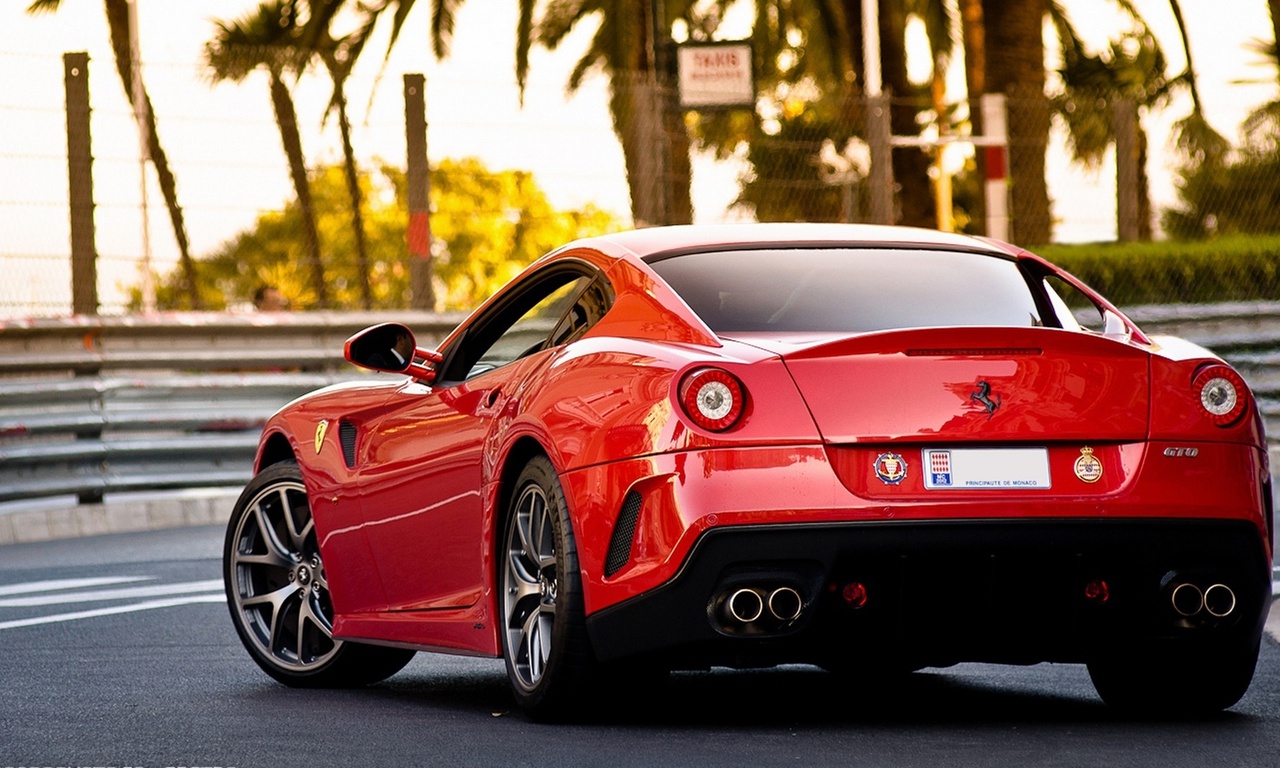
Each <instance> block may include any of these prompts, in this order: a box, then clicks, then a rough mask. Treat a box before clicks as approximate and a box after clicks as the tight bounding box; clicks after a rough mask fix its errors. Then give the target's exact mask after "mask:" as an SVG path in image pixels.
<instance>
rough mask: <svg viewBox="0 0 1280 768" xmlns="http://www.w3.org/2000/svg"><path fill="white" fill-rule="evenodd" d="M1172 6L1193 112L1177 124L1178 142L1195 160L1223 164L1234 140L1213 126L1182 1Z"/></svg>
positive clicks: (1185, 81) (1171, 3)
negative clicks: (1207, 115) (1203, 98)
mask: <svg viewBox="0 0 1280 768" xmlns="http://www.w3.org/2000/svg"><path fill="white" fill-rule="evenodd" d="M1169 8H1170V10H1172V11H1173V18H1174V20H1175V21H1176V22H1177V24H1178V34H1179V35H1181V37H1182V51H1183V54H1184V55H1185V56H1186V58H1187V68H1186V69H1185V70H1184V71H1183V72H1182V74H1181V75H1179V76H1178V79H1180V80H1181V81H1182V82H1184V83H1185V84H1186V86H1187V89H1188V91H1189V92H1190V94H1191V114H1189V115H1187V116H1186V117H1184V118H1183V119H1181V120H1179V121H1178V122H1177V123H1176V124H1174V143H1175V145H1176V146H1177V147H1178V149H1180V150H1182V152H1183V153H1184V154H1185V155H1186V156H1187V157H1188V158H1189V159H1190V160H1191V162H1193V163H1196V164H1199V163H1215V164H1217V163H1221V162H1222V161H1223V160H1224V159H1225V158H1226V154H1227V152H1228V150H1230V148H1231V143H1230V142H1229V141H1227V140H1226V139H1225V138H1223V136H1222V134H1220V133H1218V132H1217V131H1215V130H1214V129H1213V127H1212V126H1211V125H1209V121H1208V119H1207V118H1205V115H1204V106H1203V105H1202V104H1201V102H1200V88H1199V85H1198V84H1197V81H1196V69H1195V66H1194V65H1193V64H1192V60H1191V42H1190V40H1189V39H1188V37H1187V22H1186V19H1185V18H1183V15H1182V5H1181V3H1179V1H1178V0H1169Z"/></svg>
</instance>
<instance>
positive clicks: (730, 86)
mask: <svg viewBox="0 0 1280 768" xmlns="http://www.w3.org/2000/svg"><path fill="white" fill-rule="evenodd" d="M677 64H678V65H679V69H680V106H681V107H683V108H685V109H699V108H704V107H721V108H725V107H754V106H755V103H756V83H755V74H754V68H753V67H752V65H751V64H752V60H751V44H750V43H748V42H733V43H689V44H686V45H681V46H680V48H679V51H678V56H677Z"/></svg>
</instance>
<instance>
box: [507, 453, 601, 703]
mask: <svg viewBox="0 0 1280 768" xmlns="http://www.w3.org/2000/svg"><path fill="white" fill-rule="evenodd" d="M506 519H507V522H506V531H505V535H504V537H503V542H504V543H503V548H502V551H501V555H500V562H499V568H500V569H501V584H502V617H503V622H504V626H503V629H504V631H503V634H502V651H503V658H504V659H505V660H506V665H507V677H508V679H509V680H510V683H511V690H512V692H513V693H514V694H515V698H516V701H517V703H519V705H520V707H521V708H522V709H523V710H524V711H525V712H526V713H527V714H529V715H530V716H531V717H534V718H536V719H557V718H559V717H562V716H564V715H567V714H570V713H571V712H573V711H576V710H577V709H578V707H579V706H580V705H581V704H582V699H583V696H582V694H584V693H585V692H586V690H587V684H588V682H589V680H590V676H591V674H592V672H593V671H594V669H595V666H596V665H595V660H594V656H593V654H592V652H591V647H590V643H589V641H588V640H587V631H586V621H585V619H584V616H583V601H582V579H581V577H580V575H579V571H578V551H577V546H576V545H575V543H574V539H573V530H572V526H571V525H570V523H569V513H568V510H567V508H566V506H565V502H564V494H563V492H562V491H561V489H560V483H559V481H558V480H557V479H556V474H555V470H554V469H553V468H552V466H551V462H550V461H548V460H547V459H546V458H545V457H542V456H538V457H535V458H534V459H532V460H531V461H530V462H529V463H528V464H527V465H526V466H525V468H524V469H523V470H522V471H521V473H520V476H519V478H518V479H517V480H516V483H515V486H514V493H513V494H512V496H511V504H510V507H509V509H508V512H507V518H506Z"/></svg>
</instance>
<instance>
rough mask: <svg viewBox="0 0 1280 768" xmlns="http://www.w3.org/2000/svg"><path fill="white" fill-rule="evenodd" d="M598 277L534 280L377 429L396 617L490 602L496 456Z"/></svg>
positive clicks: (563, 271) (560, 274) (374, 442)
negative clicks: (495, 439) (489, 518)
mask: <svg viewBox="0 0 1280 768" xmlns="http://www.w3.org/2000/svg"><path fill="white" fill-rule="evenodd" d="M596 278H597V275H596V274H594V272H592V271H589V270H588V269H587V268H586V267H584V266H582V265H575V266H572V267H570V268H565V267H564V266H563V265H561V266H559V267H555V266H553V268H552V269H550V270H547V274H545V275H541V276H539V275H534V276H531V278H530V280H528V281H527V282H526V284H525V285H526V286H527V287H525V288H524V290H520V291H516V292H514V295H504V297H503V298H502V300H501V301H499V302H497V303H495V304H494V305H493V306H492V307H491V308H490V309H489V310H488V311H486V313H484V314H483V315H482V316H480V317H478V318H475V319H474V321H473V322H470V323H469V324H468V326H467V328H466V329H465V330H464V332H463V333H462V334H461V335H459V336H457V337H456V338H457V341H456V342H454V343H453V344H451V346H450V348H449V349H445V350H442V354H443V356H444V359H443V360H442V361H441V363H440V364H439V365H438V366H437V380H436V382H435V383H433V384H431V385H430V386H428V385H426V384H422V383H420V382H412V381H411V382H407V383H406V384H405V385H404V386H403V387H401V389H400V390H399V391H398V392H397V393H396V395H395V397H393V398H392V400H391V402H390V403H389V405H388V408H387V410H386V411H385V415H384V416H383V417H382V418H380V419H379V420H378V421H377V423H375V424H373V425H371V429H370V433H369V437H368V439H369V444H368V450H367V453H366V456H367V464H366V466H364V467H362V468H361V470H360V482H361V486H362V489H363V499H362V514H363V517H364V522H365V530H366V532H367V535H368V538H369V543H370V548H371V550H372V551H373V553H374V557H375V559H376V560H377V567H378V573H379V574H380V576H381V579H382V582H383V588H384V590H385V592H386V594H387V598H388V601H389V607H390V609H391V610H393V611H394V610H401V611H403V610H429V609H445V608H459V607H465V606H469V605H472V604H474V603H475V602H476V601H478V600H479V599H480V598H481V596H482V595H483V592H484V588H485V583H486V579H485V569H486V563H487V561H488V553H487V552H486V551H485V539H484V535H483V534H484V525H485V520H484V509H483V503H482V495H481V494H482V487H483V484H484V483H485V482H487V480H488V477H487V474H486V472H485V461H486V460H488V461H490V462H492V461H493V457H486V456H485V455H484V452H485V449H486V446H487V445H489V444H491V442H492V441H491V437H492V435H493V432H494V430H495V429H500V428H501V425H502V424H503V423H505V422H504V420H503V419H502V418H501V417H502V415H503V413H504V411H505V410H506V409H507V408H508V406H509V405H511V403H510V398H511V397H512V396H513V395H514V394H515V393H516V392H517V390H518V389H519V388H520V387H521V386H522V384H524V382H525V381H526V379H528V378H529V377H530V376H531V375H535V374H536V371H537V370H538V369H540V368H541V367H542V366H543V365H545V363H546V359H547V357H548V355H550V354H552V351H551V350H552V348H553V347H554V346H556V343H554V342H553V341H552V339H553V334H554V333H556V332H557V331H558V329H560V328H563V327H564V326H565V318H566V317H568V316H569V314H570V309H571V308H572V307H573V306H575V300H576V299H577V298H578V296H579V295H581V294H582V293H583V292H584V291H585V290H586V288H587V287H589V286H590V284H591V283H592V281H593V280H594V279H596ZM601 279H603V278H601ZM508 293H509V294H510V293H511V292H508Z"/></svg>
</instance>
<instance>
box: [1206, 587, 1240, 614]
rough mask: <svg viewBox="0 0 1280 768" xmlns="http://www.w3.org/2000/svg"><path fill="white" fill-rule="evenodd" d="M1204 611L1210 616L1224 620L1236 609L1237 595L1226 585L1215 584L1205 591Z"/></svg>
mask: <svg viewBox="0 0 1280 768" xmlns="http://www.w3.org/2000/svg"><path fill="white" fill-rule="evenodd" d="M1204 609H1205V610H1206V611H1208V612H1209V615H1210V616H1213V617H1215V618H1219V619H1224V618H1226V617H1227V616H1230V615H1231V612H1232V611H1234V610H1235V609H1236V593H1235V592H1233V591H1232V590H1231V587H1228V586H1227V585H1226V584H1214V585H1213V586H1211V587H1209V588H1208V589H1206V590H1205V591H1204Z"/></svg>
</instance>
